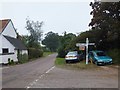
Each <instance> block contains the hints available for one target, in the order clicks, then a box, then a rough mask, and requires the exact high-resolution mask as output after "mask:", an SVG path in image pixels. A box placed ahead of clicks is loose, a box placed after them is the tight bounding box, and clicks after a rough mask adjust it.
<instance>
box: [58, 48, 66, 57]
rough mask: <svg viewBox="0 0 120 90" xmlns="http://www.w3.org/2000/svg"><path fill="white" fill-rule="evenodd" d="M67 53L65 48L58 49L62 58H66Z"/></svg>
mask: <svg viewBox="0 0 120 90" xmlns="http://www.w3.org/2000/svg"><path fill="white" fill-rule="evenodd" d="M66 54H67V51H65V50H64V49H63V48H59V49H58V56H57V57H60V58H65V55H66Z"/></svg>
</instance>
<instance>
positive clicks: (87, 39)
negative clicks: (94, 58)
mask: <svg viewBox="0 0 120 90" xmlns="http://www.w3.org/2000/svg"><path fill="white" fill-rule="evenodd" d="M88 43H89V41H88V38H86V64H88Z"/></svg>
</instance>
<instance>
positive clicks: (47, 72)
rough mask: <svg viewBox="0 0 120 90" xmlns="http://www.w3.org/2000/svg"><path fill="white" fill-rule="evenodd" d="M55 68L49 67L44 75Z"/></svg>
mask: <svg viewBox="0 0 120 90" xmlns="http://www.w3.org/2000/svg"><path fill="white" fill-rule="evenodd" d="M54 68H55V66H53V67H51V68H50V69H49V70H47V71H46V72H45V73H49V72H50V71H51V70H52V69H54Z"/></svg>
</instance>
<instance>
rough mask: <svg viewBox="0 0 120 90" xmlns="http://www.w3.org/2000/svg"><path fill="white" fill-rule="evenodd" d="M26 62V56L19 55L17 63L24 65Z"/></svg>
mask: <svg viewBox="0 0 120 90" xmlns="http://www.w3.org/2000/svg"><path fill="white" fill-rule="evenodd" d="M27 61H28V55H27V54H26V53H25V54H19V63H25V62H27Z"/></svg>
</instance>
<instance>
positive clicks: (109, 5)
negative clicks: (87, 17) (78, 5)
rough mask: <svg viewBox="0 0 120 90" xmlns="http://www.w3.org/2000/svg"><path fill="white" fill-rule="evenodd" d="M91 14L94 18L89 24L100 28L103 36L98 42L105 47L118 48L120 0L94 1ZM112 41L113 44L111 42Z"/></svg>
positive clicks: (119, 38) (119, 44) (91, 4)
mask: <svg viewBox="0 0 120 90" xmlns="http://www.w3.org/2000/svg"><path fill="white" fill-rule="evenodd" d="M90 6H91V7H92V9H93V10H92V11H91V13H90V14H91V15H93V18H92V19H91V22H90V24H89V26H92V29H94V30H99V32H100V34H101V36H100V37H99V40H98V42H100V45H99V46H100V47H101V46H103V47H104V49H109V48H118V46H120V2H99V1H98V2H94V3H92V2H91V3H90ZM111 43H112V44H111Z"/></svg>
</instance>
